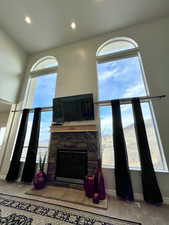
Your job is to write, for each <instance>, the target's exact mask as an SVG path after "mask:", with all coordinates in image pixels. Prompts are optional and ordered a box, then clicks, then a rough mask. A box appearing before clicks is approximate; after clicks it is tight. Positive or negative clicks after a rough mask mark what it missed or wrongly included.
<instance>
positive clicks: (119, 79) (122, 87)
mask: <svg viewBox="0 0 169 225" xmlns="http://www.w3.org/2000/svg"><path fill="white" fill-rule="evenodd" d="M98 82H99V100H110V99H119V98H129V97H138V96H145V95H146V90H145V85H144V81H143V78H142V71H141V69H140V63H139V60H138V57H137V56H136V57H131V58H124V59H120V60H115V61H111V62H106V63H102V64H98ZM121 110H122V117H123V124H124V127H126V126H128V125H130V124H132V123H133V121H132V120H131V116H130V114H131V110H130V107H129V105H123V106H122V107H121ZM143 110H144V116H146V117H150V115H148V112H147V109H146V106H143ZM100 116H101V126H102V129H103V130H104V132H105V133H112V126H111V123H112V122H111V121H112V115H111V108H110V107H101V109H100Z"/></svg>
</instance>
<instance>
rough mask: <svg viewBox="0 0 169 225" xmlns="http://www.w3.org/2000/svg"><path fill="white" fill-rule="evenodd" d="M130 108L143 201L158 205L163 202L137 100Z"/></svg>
mask: <svg viewBox="0 0 169 225" xmlns="http://www.w3.org/2000/svg"><path fill="white" fill-rule="evenodd" d="M132 107H133V113H134V120H135V130H136V137H137V144H138V149H139V155H140V161H141V169H142V174H141V176H142V186H143V195H144V200H145V201H146V202H149V203H154V204H159V203H162V202H163V199H162V195H161V192H160V189H159V186H158V182H157V179H156V175H155V172H154V168H153V163H152V159H151V154H150V149H149V144H148V139H147V134H146V129H145V124H144V119H143V114H142V110H141V105H140V100H139V98H134V99H133V100H132Z"/></svg>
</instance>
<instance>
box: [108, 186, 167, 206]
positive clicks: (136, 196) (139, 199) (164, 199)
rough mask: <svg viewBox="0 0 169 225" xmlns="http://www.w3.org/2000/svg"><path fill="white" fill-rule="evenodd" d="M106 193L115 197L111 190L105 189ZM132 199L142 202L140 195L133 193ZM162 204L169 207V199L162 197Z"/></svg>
mask: <svg viewBox="0 0 169 225" xmlns="http://www.w3.org/2000/svg"><path fill="white" fill-rule="evenodd" d="M106 193H107V194H108V195H110V196H112V197H116V191H115V190H113V189H106ZM134 198H135V200H136V201H144V199H143V195H142V194H141V193H134ZM163 201H164V204H167V205H169V197H163Z"/></svg>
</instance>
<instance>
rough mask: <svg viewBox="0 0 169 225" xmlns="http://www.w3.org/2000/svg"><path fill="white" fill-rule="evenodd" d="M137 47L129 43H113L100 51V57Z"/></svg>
mask: <svg viewBox="0 0 169 225" xmlns="http://www.w3.org/2000/svg"><path fill="white" fill-rule="evenodd" d="M135 47H136V46H134V45H133V43H131V42H129V41H112V42H110V43H109V44H107V45H106V46H104V47H103V48H102V49H101V50H100V51H99V53H98V56H101V55H107V54H111V53H115V52H119V51H124V50H129V49H132V48H135Z"/></svg>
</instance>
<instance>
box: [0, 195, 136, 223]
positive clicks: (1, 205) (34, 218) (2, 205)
mask: <svg viewBox="0 0 169 225" xmlns="http://www.w3.org/2000/svg"><path fill="white" fill-rule="evenodd" d="M0 213H1V214H0V225H72V224H73V225H75V224H76V225H140V223H137V222H132V221H127V220H121V219H117V218H111V217H107V216H102V215H98V214H94V213H90V212H85V211H81V210H77V209H73V208H68V207H63V206H59V205H55V204H48V203H45V202H42V201H37V200H29V199H26V198H20V197H16V196H12V195H6V194H0Z"/></svg>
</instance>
